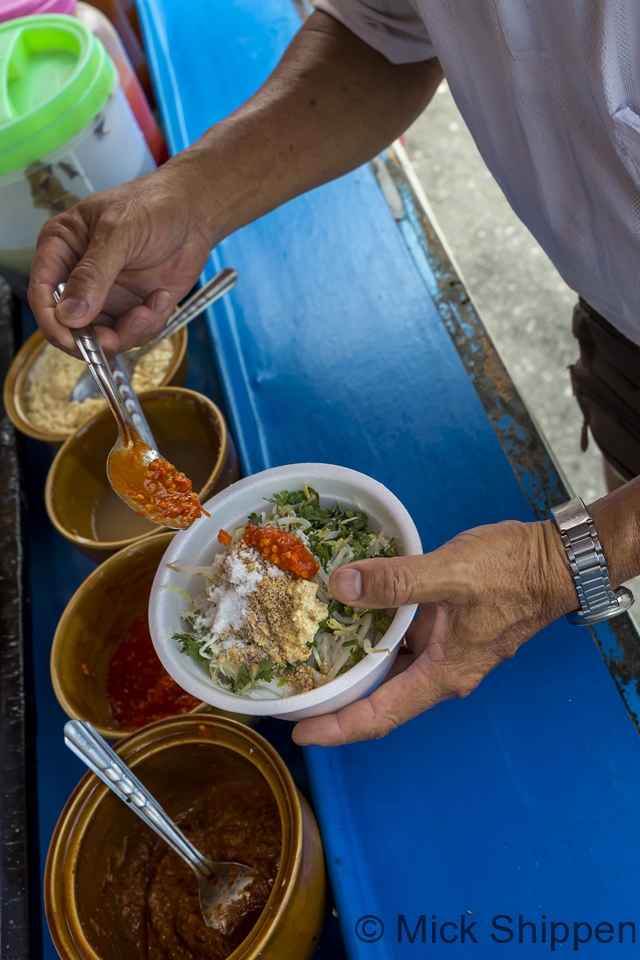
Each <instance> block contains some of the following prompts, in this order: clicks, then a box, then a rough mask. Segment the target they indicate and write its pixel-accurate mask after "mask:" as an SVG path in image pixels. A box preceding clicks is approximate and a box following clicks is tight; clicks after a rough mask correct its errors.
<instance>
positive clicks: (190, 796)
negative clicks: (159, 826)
mask: <svg viewBox="0 0 640 960" xmlns="http://www.w3.org/2000/svg"><path fill="white" fill-rule="evenodd" d="M116 749H117V751H118V753H119V754H120V755H121V756H122V757H123V758H124V759H125V760H126V762H127V763H128V764H129V766H130V767H131V768H132V769H133V770H134V771H135V773H136V775H137V776H138V777H139V778H140V779H141V780H142V782H143V783H144V785H145V786H146V787H148V788H149V790H151V792H152V793H153V794H154V795H155V796H156V797H157V798H158V800H159V801H160V804H161V805H162V806H163V807H164V809H165V810H166V811H167V813H168V814H169V816H175V815H176V814H177V813H180V812H181V811H183V810H185V809H187V808H188V807H189V806H190V804H192V803H193V802H194V800H196V799H197V798H198V797H199V796H201V795H202V793H203V792H204V791H206V790H207V789H210V788H211V787H213V786H214V785H216V784H220V783H225V782H230V781H233V780H237V779H238V778H239V777H241V778H242V779H250V780H253V781H255V780H266V782H267V784H268V785H269V788H270V789H271V791H272V792H273V794H274V796H275V798H276V800H277V803H278V809H279V811H280V818H281V821H282V834H283V837H282V857H281V861H280V867H279V870H278V873H277V875H276V879H275V881H274V884H273V889H272V891H271V895H270V897H269V900H268V901H267V904H266V905H265V908H264V910H263V911H262V913H261V914H260V917H259V919H258V920H257V922H256V924H255V925H254V927H253V928H252V930H251V932H250V933H249V935H248V936H247V937H246V938H245V940H243V942H242V943H241V944H240V946H239V947H237V948H236V950H234V951H233V953H232V954H231V955H230V956H229V958H228V960H258V958H260V960H283V958H285V957H286V958H287V960H309V958H310V957H311V956H312V954H313V953H314V952H315V950H316V949H317V946H318V941H319V938H320V932H321V929H322V921H323V914H324V898H325V874H324V862H323V856H322V846H321V842H320V835H319V833H318V827H317V824H316V821H315V818H314V816H313V813H312V812H311V810H310V809H309V806H308V805H307V803H306V801H305V800H304V798H303V797H302V796H301V795H300V794H299V793H298V791H297V789H296V787H295V785H294V783H293V780H292V779H291V774H290V773H289V771H288V770H287V768H286V766H285V764H284V763H283V761H282V759H281V757H280V756H279V755H278V754H277V753H276V751H275V750H274V749H273V747H272V746H271V745H270V744H269V743H267V741H266V740H264V739H263V738H262V737H261V736H260V735H259V734H258V733H256V732H255V731H254V730H251V729H250V728H248V727H244V726H242V724H239V723H235V722H234V721H233V720H226V719H224V718H222V717H209V716H188V717H172V718H171V719H169V720H160V721H158V722H157V723H153V724H151V725H150V726H148V727H144V728H143V729H142V730H141V731H139V732H138V733H134V734H132V735H131V736H130V737H127V738H126V739H125V740H121V741H120V743H119V744H118V746H117V747H116ZM138 829H140V821H139V820H138V818H137V816H136V815H135V813H134V812H133V811H132V810H130V809H128V808H127V806H126V804H124V803H123V802H122V801H121V800H119V799H118V798H117V797H115V796H114V795H113V794H112V793H111V791H110V790H109V788H108V787H106V786H105V785H104V784H103V783H102V782H101V781H100V780H99V779H98V778H97V777H96V776H95V775H94V774H93V773H87V774H86V775H85V776H84V777H83V778H82V780H81V781H80V783H79V784H78V786H77V787H76V789H75V790H74V791H73V793H72V794H71V796H70V798H69V800H68V801H67V804H66V806H65V808H64V810H63V811H62V814H61V815H60V819H59V820H58V824H57V826H56V828H55V831H54V833H53V837H52V839H51V845H50V847H49V854H48V856H47V864H46V869H45V878H44V898H45V911H46V916H47V921H48V923H49V930H50V932H51V937H52V939H53V942H54V944H55V946H56V949H57V951H58V953H59V955H60V957H61V958H62V960H122V958H123V957H134V956H138V950H137V948H136V945H135V941H134V938H133V937H132V931H131V929H130V925H129V924H128V923H127V920H126V918H125V917H123V916H119V915H117V913H116V911H115V910H114V911H112V912H111V911H108V912H109V913H110V916H111V920H110V922H109V923H108V925H107V926H106V928H105V924H104V923H100V922H96V920H97V919H98V920H99V919H100V918H101V916H102V915H103V904H102V903H101V901H103V899H104V896H105V894H104V890H103V879H104V876H105V873H106V872H107V871H108V865H109V857H110V855H111V854H113V851H114V850H117V849H119V848H120V847H121V845H122V844H123V843H124V839H125V837H127V835H131V834H132V833H133V832H135V831H136V830H138ZM194 884H195V878H194Z"/></svg>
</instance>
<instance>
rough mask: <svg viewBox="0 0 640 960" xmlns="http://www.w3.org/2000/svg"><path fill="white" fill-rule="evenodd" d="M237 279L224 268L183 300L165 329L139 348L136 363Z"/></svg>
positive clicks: (189, 320)
mask: <svg viewBox="0 0 640 960" xmlns="http://www.w3.org/2000/svg"><path fill="white" fill-rule="evenodd" d="M237 279H238V271H237V270H234V269H233V268H232V267H225V268H224V270H221V271H220V272H219V273H216V275H215V277H214V278H213V279H212V280H209V282H208V283H205V285H204V287H201V288H200V290H196V292H195V293H194V294H193V296H191V297H189V299H188V300H185V302H184V303H183V304H182V306H181V307H179V308H178V309H177V310H176V312H175V313H174V314H173V316H172V317H170V318H169V321H168V323H167V325H166V327H165V328H164V330H162V332H161V333H159V334H158V336H157V337H154V339H153V340H150V341H149V343H147V344H145V345H144V347H141V348H140V350H139V351H138V353H137V355H136V362H137V361H138V360H139V359H140V357H143V356H144V355H145V354H147V353H149V352H150V351H151V350H153V349H154V348H155V347H157V346H158V344H159V343H160V342H161V341H162V340H165V339H166V338H167V337H172V336H173V334H174V333H177V332H178V330H182V328H183V327H186V325H187V324H188V323H190V322H191V321H192V320H193V319H194V318H195V317H197V316H198V315H199V314H201V313H202V311H203V310H206V309H207V307H210V306H211V304H212V303H215V301H216V300H219V299H220V297H221V296H223V294H225V293H227V291H228V290H231V288H232V287H233V286H235V284H236V281H237Z"/></svg>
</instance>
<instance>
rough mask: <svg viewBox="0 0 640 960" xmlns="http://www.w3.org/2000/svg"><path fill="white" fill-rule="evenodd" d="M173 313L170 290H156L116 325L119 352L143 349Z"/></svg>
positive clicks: (114, 326)
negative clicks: (136, 348) (134, 348)
mask: <svg viewBox="0 0 640 960" xmlns="http://www.w3.org/2000/svg"><path fill="white" fill-rule="evenodd" d="M172 313H173V298H172V296H171V294H170V293H169V292H168V290H154V291H153V293H151V294H149V296H148V297H147V298H146V299H145V300H144V302H143V303H141V304H139V305H138V306H135V307H131V308H130V309H129V310H127V311H126V312H125V313H123V315H122V316H121V317H119V318H118V319H117V320H116V321H115V323H114V325H113V331H114V333H115V334H116V335H117V337H118V343H119V350H120V351H124V350H131V349H132V348H133V347H141V346H142V345H143V344H145V343H148V341H149V340H152V339H153V338H154V337H156V336H157V335H158V334H159V333H160V331H161V330H163V329H164V327H165V325H166V323H167V320H168V319H169V317H170V316H171V314H172Z"/></svg>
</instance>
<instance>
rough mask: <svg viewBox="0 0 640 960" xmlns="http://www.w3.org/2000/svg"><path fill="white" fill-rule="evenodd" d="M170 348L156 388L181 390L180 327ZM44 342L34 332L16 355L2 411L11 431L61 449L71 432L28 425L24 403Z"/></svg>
mask: <svg viewBox="0 0 640 960" xmlns="http://www.w3.org/2000/svg"><path fill="white" fill-rule="evenodd" d="M170 342H171V343H172V344H173V357H172V359H171V363H170V364H169V366H168V368H167V370H166V372H165V375H164V376H163V378H162V381H161V382H160V383H159V384H158V386H160V387H165V386H169V387H181V386H183V385H184V384H185V383H186V380H187V371H188V359H187V329H186V327H184V328H183V329H182V330H178V332H177V333H174V334H173V336H172V337H171V339H170ZM46 346H47V341H46V340H45V338H44V337H43V335H42V333H41V332H40V331H39V330H36V332H35V333H33V334H32V335H31V336H30V337H29V339H28V340H26V341H25V343H23V344H22V346H21V347H20V349H19V350H18V352H17V353H16V355H15V357H14V358H13V361H12V363H11V366H10V367H9V371H8V373H7V376H6V378H5V381H4V387H3V400H4V406H5V410H6V411H7V414H8V415H9V418H10V420H11V422H12V423H13V425H14V427H16V428H17V429H18V430H20V431H21V432H22V433H26V435H27V436H28V437H33V438H34V440H43V441H44V442H45V443H48V444H49V445H50V446H52V447H59V446H61V445H62V444H63V443H64V441H65V440H66V439H67V438H68V437H70V436H71V434H72V433H73V431H69V430H67V431H66V432H63V433H52V432H51V431H49V430H44V429H43V428H42V427H38V426H36V425H35V423H32V422H31V420H30V419H29V413H28V411H27V406H26V402H25V393H26V388H27V383H28V381H29V379H30V377H31V376H32V373H33V368H34V366H35V365H36V363H37V362H38V360H39V359H40V357H41V355H42V351H43V350H44V348H45V347H46Z"/></svg>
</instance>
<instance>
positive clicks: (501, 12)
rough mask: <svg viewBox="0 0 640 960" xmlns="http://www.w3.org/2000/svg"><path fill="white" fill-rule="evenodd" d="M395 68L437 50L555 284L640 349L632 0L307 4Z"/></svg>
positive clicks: (638, 84) (637, 16) (638, 21)
mask: <svg viewBox="0 0 640 960" xmlns="http://www.w3.org/2000/svg"><path fill="white" fill-rule="evenodd" d="M316 6H317V7H318V8H319V9H321V10H324V11H326V12H327V13H330V14H331V15H332V16H334V17H335V18H336V19H338V20H340V21H342V22H343V23H344V24H345V25H346V26H347V27H349V28H350V29H351V30H352V31H353V32H354V33H356V34H357V35H358V36H360V37H361V38H362V39H363V40H365V41H366V42H367V43H368V44H370V46H372V47H375V49H376V50H379V51H380V52H381V53H383V54H384V55H385V56H386V57H387V58H388V59H389V60H390V61H391V62H392V63H406V62H409V61H416V60H425V59H428V58H430V57H434V56H437V57H438V59H439V60H440V63H441V65H442V68H443V70H444V73H445V76H446V78H447V80H448V83H449V86H450V88H451V92H452V94H453V97H454V99H455V101H456V103H457V105H458V108H459V109H460V112H461V113H462V116H463V117H464V119H465V121H466V123H467V125H468V127H469V130H470V131H471V133H472V135H473V138H474V139H475V141H476V144H477V145H478V149H479V150H480V152H481V154H482V156H483V158H484V160H485V162H486V164H487V166H488V167H489V169H490V170H491V172H492V174H493V176H494V177H495V179H496V180H497V182H498V183H499V185H500V186H501V188H502V190H503V191H504V193H505V195H506V197H507V199H508V200H509V202H510V204H511V206H512V207H513V209H514V210H515V212H516V213H517V215H518V216H519V217H520V219H521V220H522V221H523V222H524V223H525V224H526V226H527V227H528V228H529V230H530V231H531V232H532V233H533V235H534V236H535V237H536V239H537V240H538V242H539V243H540V244H541V246H542V247H543V248H544V249H545V250H546V252H547V254H548V255H549V257H550V258H551V259H552V260H553V262H554V264H555V265H556V267H557V269H558V270H559V272H560V273H561V275H562V277H563V278H564V280H565V281H566V282H567V283H568V284H569V286H570V287H572V288H573V289H574V290H576V291H577V292H578V293H579V294H580V295H581V296H582V297H584V299H585V300H587V302H588V303H590V304H591V306H593V307H594V308H595V309H596V310H597V311H598V312H599V313H601V314H602V315H603V316H604V317H606V318H607V319H608V320H609V321H610V322H611V323H612V324H613V325H614V326H616V327H617V328H618V329H619V330H620V331H621V332H622V333H623V334H625V335H626V336H627V337H629V339H631V340H633V341H635V342H636V343H638V344H640V0H316Z"/></svg>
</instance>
